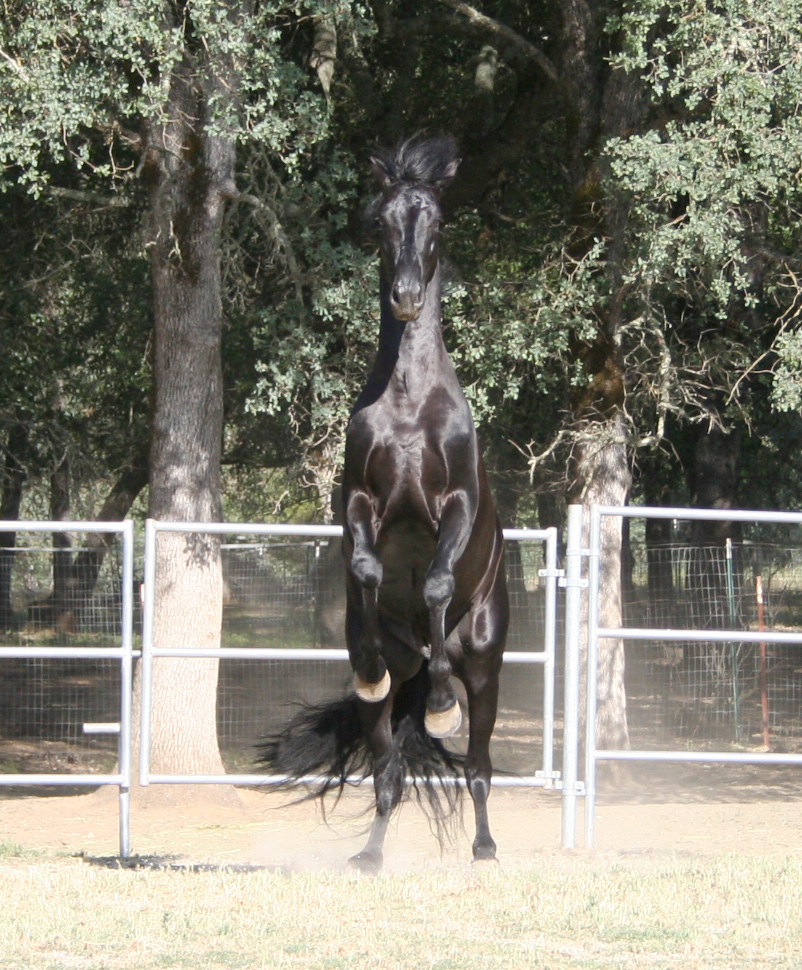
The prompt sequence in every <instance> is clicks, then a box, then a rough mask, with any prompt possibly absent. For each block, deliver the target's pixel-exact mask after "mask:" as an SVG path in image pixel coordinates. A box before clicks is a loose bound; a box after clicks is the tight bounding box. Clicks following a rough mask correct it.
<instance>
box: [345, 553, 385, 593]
mask: <svg viewBox="0 0 802 970" xmlns="http://www.w3.org/2000/svg"><path fill="white" fill-rule="evenodd" d="M351 573H352V574H353V577H354V579H356V581H357V582H358V583H359V585H360V586H361V587H362V588H363V589H378V588H379V586H381V582H382V577H383V570H382V564H381V562H380V561H379V558H378V557H377V556H373V555H370V554H369V553H354V555H353V556H352V558H351Z"/></svg>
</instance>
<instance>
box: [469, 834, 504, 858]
mask: <svg viewBox="0 0 802 970" xmlns="http://www.w3.org/2000/svg"><path fill="white" fill-rule="evenodd" d="M473 861H474V862H496V863H497V862H498V859H497V858H496V843H495V842H494V841H493V839H492V838H490V837H489V836H485V837H484V838H482V839H480V838H478V837H477V838H476V839H474V842H473Z"/></svg>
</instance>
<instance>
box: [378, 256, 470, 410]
mask: <svg viewBox="0 0 802 970" xmlns="http://www.w3.org/2000/svg"><path fill="white" fill-rule="evenodd" d="M389 292H390V283H388V282H387V281H386V280H385V278H384V275H383V274H382V276H381V286H380V301H381V327H380V330H379V348H378V352H377V354H376V362H375V365H374V370H373V373H374V376H375V377H376V378H377V379H379V380H381V381H382V383H386V384H393V383H400V384H402V385H403V390H404V392H405V393H409V391H410V389H411V386H412V385H413V384H420V383H421V382H423V383H424V384H430V383H431V382H432V380H433V379H434V378H435V377H436V375H442V374H443V373H444V371H445V372H450V371H451V369H452V368H451V362H450V360H449V357H448V351H447V350H446V348H445V344H444V343H443V334H442V330H441V328H440V266H439V264H438V266H437V268H436V269H435V271H434V275H433V276H432V278H431V280H430V281H429V285H428V286H427V287H426V297H425V299H424V303H423V308H422V309H421V312H420V315H419V316H418V318H417V319H416V320H410V321H408V322H403V321H401V320H396V318H395V317H394V316H393V313H392V311H391V309H390V301H389Z"/></svg>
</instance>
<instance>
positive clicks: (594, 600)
mask: <svg viewBox="0 0 802 970" xmlns="http://www.w3.org/2000/svg"><path fill="white" fill-rule="evenodd" d="M615 516H619V517H623V518H628V519H633V518H646V519H671V520H690V521H699V520H701V521H727V522H751V523H781V524H785V525H800V524H802V513H799V512H756V511H734V510H731V509H726V510H722V509H682V508H648V507H625V508H619V507H612V506H594V507H592V508H591V510H590V529H589V543H588V546H589V547H588V548H587V549H583V548H582V508H581V506H577V507H572V508H571V509H569V535H568V570H569V571H571V570H572V563H574V564H575V565H574V567H573V572H572V575H573V580H572V581H573V582H574V584H575V586H574V588H575V589H576V590H577V596H575V597H574V598H573V599H572V600H571V601H570V603H569V602H567V603H566V636H567V639H566V652H567V656H566V690H567V691H568V683H569V678H570V682H571V684H575V685H576V690H578V684H579V680H578V677H577V676H575V674H574V672H573V671H574V670H576V671H578V669H579V651H580V625H581V600H580V598H579V597H580V596H581V590H582V588H583V586H587V588H588V618H587V627H588V631H587V670H588V685H587V698H586V700H587V703H586V709H585V725H586V731H585V764H586V778H585V785H584V794H585V796H586V798H585V844H586V845H587V846H592V845H593V841H594V816H595V807H596V775H597V765H598V762H600V761H630V762H631V761H663V762H666V761H672V762H704V763H731V764H757V765H759V764H764V765H768V764H772V765H776V764H787V765H802V754H792V753H787V752H785V753H783V752H774V753H771V752H763V751H755V750H753V751H743V750H741V751H732V750H731V751H724V750H715V749H714V750H705V751H698V750H697V751H689V750H679V749H674V750H648V749H641V750H637V749H636V750H614V749H608V748H599V747H598V745H597V737H596V707H597V676H598V656H599V640H601V639H604V638H609V639H621V640H623V641H624V642H625V643H635V642H638V641H653V642H656V643H666V644H670V643H676V644H680V645H682V644H684V643H694V642H700V641H701V642H704V643H706V644H713V645H721V647H722V650H721V653H720V656H721V657H723V659H724V662H725V663H726V662H727V661H728V660H730V661H731V669H732V675H731V676H732V685H733V690H734V697H733V706H734V707H735V709H736V711H737V703H738V693H737V682H736V676H737V669H738V667H737V661H736V648H737V647H738V646H740V645H744V644H757V645H765V644H774V645H781V644H785V645H798V644H802V630H799V631H794V632H788V631H779V630H776V629H774V630H772V629H759V630H754V629H748V628H743V629H735V628H734V627H735V624H734V623H732V622H730V623H729V626H728V628H726V629H711V628H706V629H700V628H699V627H697V628H695V629H671V628H658V627H637V626H624V627H621V628H609V627H601V626H600V625H599V597H600V576H601V574H602V562H601V558H602V544H601V527H602V521H603V519H605V518H608V517H615ZM583 558H587V560H588V564H589V565H588V578H587V580H584V579H583V578H582V576H581V562H582V560H583ZM730 582H731V576H730ZM725 625H726V624H725ZM761 625H762V624H761ZM744 627H746V624H744ZM569 667H570V668H571V671H572V672H571V673H570V674H569ZM572 690H574V688H572ZM566 697H567V694H566ZM568 706H569V705H568V702H567V710H566V722H567V721H568V719H569V716H570V720H571V722H572V723H571V726H569V724H568V723H566V748H568V747H569V740H568V737H569V735H570V747H571V749H572V750H571V752H568V753H567V754H566V757H567V758H568V760H569V763H570V764H571V765H573V766H575V763H576V751H577V749H578V740H579V739H578V725H579V718H578V704H577V703H576V698H574V699H573V703H572V704H571V705H570V713H569V711H568ZM571 770H573V775H572V776H571V777H572V778H574V779H575V777H576V774H575V767H574V768H573V769H570V768H569V772H570V771H571ZM566 784H568V781H567V778H566ZM573 787H574V788H576V787H577V786H576V785H574V786H573ZM579 793H581V785H580V786H579ZM575 804H576V793H574V794H573V796H572V798H571V799H568V801H566V800H565V793H564V807H566V812H564V817H563V834H564V838H563V845H564V846H571V845H573V832H574V827H575Z"/></svg>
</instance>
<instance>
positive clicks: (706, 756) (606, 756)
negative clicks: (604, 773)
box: [594, 748, 802, 765]
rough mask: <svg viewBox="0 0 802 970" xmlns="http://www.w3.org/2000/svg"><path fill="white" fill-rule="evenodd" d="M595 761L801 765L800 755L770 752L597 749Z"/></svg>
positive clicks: (801, 757) (801, 758) (801, 756)
mask: <svg viewBox="0 0 802 970" xmlns="http://www.w3.org/2000/svg"><path fill="white" fill-rule="evenodd" d="M594 757H595V758H596V760H597V761H685V762H696V763H702V764H716V763H717V762H719V761H720V762H722V763H723V764H742V765H802V754H787V753H786V754H781V753H780V752H771V751H649V750H643V751H634V750H630V751H622V750H620V749H607V748H599V749H597V750H596V752H595V755H594Z"/></svg>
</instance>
